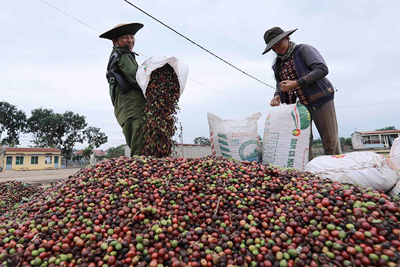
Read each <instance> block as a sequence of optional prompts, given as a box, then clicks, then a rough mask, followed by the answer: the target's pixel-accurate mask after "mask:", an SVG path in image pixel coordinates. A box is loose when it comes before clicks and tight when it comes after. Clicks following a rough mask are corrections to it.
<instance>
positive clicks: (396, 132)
mask: <svg viewBox="0 0 400 267" xmlns="http://www.w3.org/2000/svg"><path fill="white" fill-rule="evenodd" d="M359 133H360V134H362V135H366V134H400V130H387V131H368V132H359Z"/></svg>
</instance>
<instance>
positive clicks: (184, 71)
mask: <svg viewBox="0 0 400 267" xmlns="http://www.w3.org/2000/svg"><path fill="white" fill-rule="evenodd" d="M167 63H168V64H169V65H171V67H172V68H173V69H174V71H175V73H176V76H178V81H179V87H180V92H179V95H180V96H181V95H182V93H183V90H184V89H185V85H186V81H187V78H188V72H189V67H188V66H187V65H186V64H185V63H183V62H181V61H179V60H178V59H177V58H176V57H160V56H158V57H150V58H148V59H147V60H146V61H145V62H143V63H142V64H141V65H140V66H139V67H138V70H137V72H136V81H137V83H138V84H139V86H140V88H141V89H142V92H143V95H144V97H146V89H147V85H148V84H149V81H150V76H151V73H152V72H153V71H154V70H156V69H158V68H161V67H163V66H164V65H165V64H167Z"/></svg>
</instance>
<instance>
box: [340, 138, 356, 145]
mask: <svg viewBox="0 0 400 267" xmlns="http://www.w3.org/2000/svg"><path fill="white" fill-rule="evenodd" d="M339 139H340V145H341V146H352V145H353V143H352V142H351V137H348V138H345V137H340V138H339Z"/></svg>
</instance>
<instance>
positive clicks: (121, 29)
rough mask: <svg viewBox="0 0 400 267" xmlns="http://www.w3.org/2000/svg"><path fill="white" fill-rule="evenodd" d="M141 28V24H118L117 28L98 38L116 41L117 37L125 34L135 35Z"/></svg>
mask: <svg viewBox="0 0 400 267" xmlns="http://www.w3.org/2000/svg"><path fill="white" fill-rule="evenodd" d="M141 28H143V24H141V23H129V24H125V23H123V24H118V25H117V26H115V27H114V28H112V29H111V30H109V31H107V32H105V33H103V34H102V35H100V36H99V37H100V38H106V39H110V40H112V39H117V38H118V37H120V36H124V35H127V34H132V35H135V33H136V32H137V31H138V30H140V29H141Z"/></svg>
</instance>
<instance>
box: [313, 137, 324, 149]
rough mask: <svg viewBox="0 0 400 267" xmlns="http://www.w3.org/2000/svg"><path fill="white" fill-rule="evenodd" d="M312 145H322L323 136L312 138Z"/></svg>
mask: <svg viewBox="0 0 400 267" xmlns="http://www.w3.org/2000/svg"><path fill="white" fill-rule="evenodd" d="M312 146H313V147H322V141H321V138H317V139H313V140H312Z"/></svg>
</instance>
